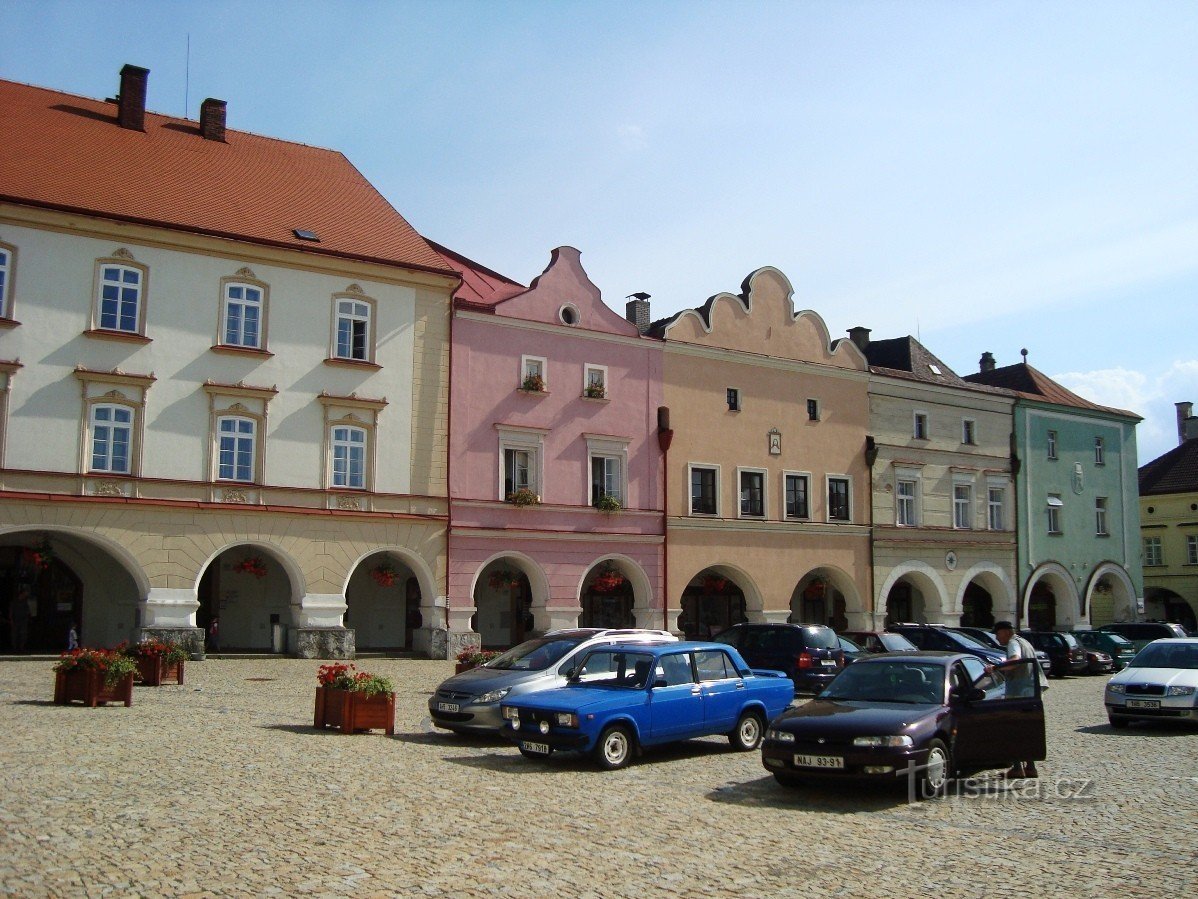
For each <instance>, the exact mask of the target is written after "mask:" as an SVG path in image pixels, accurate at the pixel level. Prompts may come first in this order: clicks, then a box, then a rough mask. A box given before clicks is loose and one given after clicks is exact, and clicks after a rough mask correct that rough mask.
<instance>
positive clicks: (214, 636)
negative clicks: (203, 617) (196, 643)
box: [208, 616, 220, 652]
mask: <svg viewBox="0 0 1198 899" xmlns="http://www.w3.org/2000/svg"><path fill="white" fill-rule="evenodd" d="M208 648H209V649H211V650H212V651H213V652H220V619H219V618H217V617H216V616H213V618H212V620H211V621H209V622H208Z"/></svg>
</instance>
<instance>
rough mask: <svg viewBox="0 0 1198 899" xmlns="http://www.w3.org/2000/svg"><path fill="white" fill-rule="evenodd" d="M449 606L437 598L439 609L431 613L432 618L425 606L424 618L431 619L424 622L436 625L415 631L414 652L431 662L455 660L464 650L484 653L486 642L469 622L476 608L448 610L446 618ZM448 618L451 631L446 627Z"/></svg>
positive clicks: (463, 607) (442, 599) (421, 610)
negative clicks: (433, 660)
mask: <svg viewBox="0 0 1198 899" xmlns="http://www.w3.org/2000/svg"><path fill="white" fill-rule="evenodd" d="M446 605H447V602H446V599H445V597H444V596H441V597H438V598H437V601H436V606H437V608H436V609H434V610H432V612H431V614H430V612H428V611H426V610H425V608H424V607H423V606H422V607H421V609H420V612H421V614H422V615H429V616H430V617H426V618H425V621H430V620H431V621H432V622H434V625H433V626H432V627H422V628H420V629H419V630H418V631H416V636H415V638H414V639H413V641H412V648H413V649H415V650H416V651H417V652H419V653H421V654H423V655H427V656H428V657H429V658H430V659H452V658H455V657H456V656H457V654H458V653H459V652H461V651H462V650H463V649H468V648H472V649H481V648H482V645H483V638H482V637H481V636H480V635H479V634H477V633H475V632H474V631H473V630H471V628H470V619H471V618H473V617H474V613H475V612H476V611H478V610H477V608H476V607H475V606H458V607H456V608H451V609H449V610H448V615H446V611H445V606H446ZM443 616H445V617H443ZM446 617H447V618H448V623H449V627H448V628H446V627H445V626H444V622H445V620H446Z"/></svg>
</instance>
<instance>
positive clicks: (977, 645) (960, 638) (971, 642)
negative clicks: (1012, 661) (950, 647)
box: [945, 631, 994, 649]
mask: <svg viewBox="0 0 1198 899" xmlns="http://www.w3.org/2000/svg"><path fill="white" fill-rule="evenodd" d="M945 633H946V634H947V635H948V637H949V638H950V639H952V640H956V641H957V642H958V643H960V644H961V645H962V646H965V647H968V648H969V649H993V648H994V647H992V646H986V645H984V644H983V643H981V642H980V641H978V640H975V639H973V637H971V636H969V635H968V634H963V633H961V632H960V631H945Z"/></svg>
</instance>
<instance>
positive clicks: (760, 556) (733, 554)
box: [652, 268, 873, 637]
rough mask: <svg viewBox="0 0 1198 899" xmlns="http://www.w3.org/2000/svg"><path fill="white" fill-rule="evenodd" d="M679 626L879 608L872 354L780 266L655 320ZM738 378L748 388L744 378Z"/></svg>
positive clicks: (859, 621)
mask: <svg viewBox="0 0 1198 899" xmlns="http://www.w3.org/2000/svg"><path fill="white" fill-rule="evenodd" d="M652 333H655V334H659V335H660V336H662V337H663V338H664V339H665V341H666V346H665V362H664V395H665V404H666V406H667V407H668V409H669V430H670V432H672V433H671V435H670V437H671V440H670V444H669V452H668V465H667V472H668V473H667V483H666V497H667V498H666V508H667V532H668V542H667V566H668V576H667V579H666V590H667V595H668V597H669V602H670V607H669V619H670V624H671V627H672V628H676V629H677V630H680V631H682V632H684V633H687V634H688V635H690V636H700V637H705V636H707V635H708V633H710V632H713V631H718V630H719V629H720V628H721V627H723V626H726V625H727V624H729V623H732V622H734V621H736V620H742V619H747V620H750V621H786V620H788V619H789V620H794V621H816V622H819V623H826V622H829V621H831V622H834V623H836V624H839V625H840V626H842V627H843V626H845V625H846V624H847V625H848V626H852V627H862V626H865V625H866V624H867V623H869V622H870V621H872V615H873V608H872V606H873V603H872V598H871V597H872V585H871V581H870V567H869V517H870V499H869V469H868V465H867V463H866V458H865V449H866V440H865V438H866V433H867V425H868V416H869V403H868V397H867V384H868V377H869V375H868V371H867V366H866V361H865V358H864V357H863V356H862V354H861V352H860V351H859V350H858V349H857V347H855V346H854V345H853V344H852V343H851V342H850V341H848V340H840V341H837V342H835V343H833V342H832V341H831V340H830V339H829V336H828V332H827V328H826V327H825V325H824V323H823V320H822V319H821V318H820V317H819V316H818V315H817V314H816V313H814V312H811V311H809V310H804V311H798V312H796V310H795V309H794V304H793V289H792V288H791V285H790V283H789V281H788V280H787V278H786V276H785V275H783V274H782V273H781V272H779V271H777V270H776V269H772V268H763V269H758V270H757V271H755V272H753V273H752V274H751V275H749V277H748V278H746V279H745V282H744V284H743V285H742V290H741V293H740V294H739V295H733V294H719V295H717V296H715V297H713V298H712V299H711V300H709V301H708V303H707V304H706V305H705V306H703V307H702V308H700V309H694V310H687V311H684V312H682V313H679V314H678V315H676V316H674V317H673V318H671V319H669V320H667V321H666V322H663V323H659V324H658V325H657V326H655V328H654V331H653V332H652ZM730 391H735V393H734V394H733V393H730Z"/></svg>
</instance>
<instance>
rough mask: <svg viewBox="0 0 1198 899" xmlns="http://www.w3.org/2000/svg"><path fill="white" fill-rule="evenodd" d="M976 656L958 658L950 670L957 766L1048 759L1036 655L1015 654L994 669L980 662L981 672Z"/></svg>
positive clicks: (965, 767)
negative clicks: (980, 693)
mask: <svg viewBox="0 0 1198 899" xmlns="http://www.w3.org/2000/svg"><path fill="white" fill-rule="evenodd" d="M974 661H976V660H966V661H964V662H962V661H957V662H954V663H953V672H952V674H951V675H950V676H951V678H952V680H951V684H952V694H951V699H950V701H951V703H952V707H953V714H954V717H955V721H956V731H957V736H956V739H955V741H954V744H953V752H954V754H955V758H954V761H955V763H956V765H957V766H958V767H960V768H964V769H966V770H969V769H979V768H998V767H1002V766H1004V765H1009V764H1011V763H1012V762H1018V761H1040V760H1042V759H1044V758H1045V757H1046V756H1047V754H1048V752H1047V737H1046V734H1045V726H1044V702H1043V700H1042V699H1041V697H1040V678H1039V677H1038V676H1037V672H1036V667H1037V662H1036V660H1035V659H1012V660H1011V661H1008V662H1003V663H1002V664H1001V665H996V666H994V669H993V670H992V672H990V673H987V672H986V671H985V668H984V666H982V675H981V676H980V677H978V676H976V675H977V671H976V670H975V669H974V667H973V665H972V663H973V662H974ZM979 665H980V663H979ZM974 690H983V691H984V697H981V698H973V697H971V693H970V691H974ZM975 695H976V694H975Z"/></svg>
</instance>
